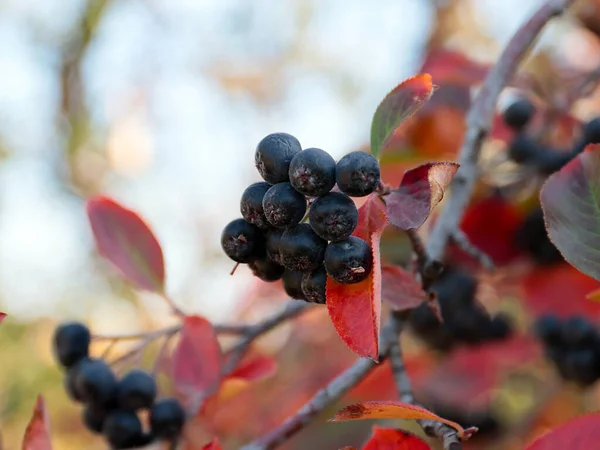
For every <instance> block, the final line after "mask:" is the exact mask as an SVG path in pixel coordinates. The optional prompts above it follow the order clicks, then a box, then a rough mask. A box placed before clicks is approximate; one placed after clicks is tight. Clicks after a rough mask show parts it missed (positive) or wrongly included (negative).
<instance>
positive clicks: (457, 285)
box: [431, 267, 477, 309]
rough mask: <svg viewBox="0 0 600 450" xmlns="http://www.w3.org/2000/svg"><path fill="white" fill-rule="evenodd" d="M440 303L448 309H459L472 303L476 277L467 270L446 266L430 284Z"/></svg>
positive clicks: (475, 289)
mask: <svg viewBox="0 0 600 450" xmlns="http://www.w3.org/2000/svg"><path fill="white" fill-rule="evenodd" d="M431 289H432V290H433V291H435V293H436V294H437V297H438V301H439V302H440V305H444V307H446V308H448V309H461V308H463V307H465V306H470V305H472V304H473V298H474V297H475V293H476V291H477V279H476V278H475V277H474V276H473V275H471V274H470V273H468V272H465V271H463V270H461V269H458V268H455V267H447V268H446V269H445V270H444V271H443V272H442V273H441V275H440V276H439V277H438V279H437V280H436V281H435V282H434V283H433V284H432V286H431Z"/></svg>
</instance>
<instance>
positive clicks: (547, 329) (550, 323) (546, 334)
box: [533, 314, 562, 347]
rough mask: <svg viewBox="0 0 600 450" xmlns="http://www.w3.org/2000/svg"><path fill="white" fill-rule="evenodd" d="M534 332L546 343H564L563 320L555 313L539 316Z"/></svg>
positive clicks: (552, 344)
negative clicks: (562, 334) (562, 333)
mask: <svg viewBox="0 0 600 450" xmlns="http://www.w3.org/2000/svg"><path fill="white" fill-rule="evenodd" d="M533 329H534V332H535V334H536V336H538V337H539V338H540V339H541V340H542V341H543V342H544V343H545V344H546V345H548V346H553V347H556V346H559V345H561V344H562V336H561V329H562V322H561V321H560V319H559V318H558V317H557V316H555V315H554V314H547V315H544V316H541V317H539V318H538V319H537V320H536V321H535V323H534V325H533Z"/></svg>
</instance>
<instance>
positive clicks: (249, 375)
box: [227, 355, 277, 381]
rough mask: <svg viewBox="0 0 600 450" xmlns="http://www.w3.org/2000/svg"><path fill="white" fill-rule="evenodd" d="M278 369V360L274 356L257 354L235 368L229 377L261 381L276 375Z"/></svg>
mask: <svg viewBox="0 0 600 450" xmlns="http://www.w3.org/2000/svg"><path fill="white" fill-rule="evenodd" d="M276 371H277V361H275V359H274V358H273V357H272V356H268V355H256V356H253V357H251V358H248V359H247V360H246V361H242V363H241V364H240V365H239V366H237V367H236V368H235V370H233V371H232V372H231V373H230V374H229V375H228V376H227V377H228V378H241V379H243V380H246V381H259V380H262V379H264V378H267V377H270V376H271V375H274V374H275V372H276Z"/></svg>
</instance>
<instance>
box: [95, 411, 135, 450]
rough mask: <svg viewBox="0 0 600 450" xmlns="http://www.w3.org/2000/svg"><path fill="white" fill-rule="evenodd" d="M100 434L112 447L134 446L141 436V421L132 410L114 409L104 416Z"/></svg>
mask: <svg viewBox="0 0 600 450" xmlns="http://www.w3.org/2000/svg"><path fill="white" fill-rule="evenodd" d="M102 434H103V435H104V437H105V438H106V440H107V441H108V443H109V444H110V445H111V446H112V448H113V449H115V450H116V449H128V448H134V447H136V446H137V445H138V444H139V442H140V440H141V438H142V436H143V432H142V423H141V422H140V419H139V418H138V416H137V415H136V414H135V413H134V412H133V411H126V410H119V409H117V410H114V411H112V412H110V414H108V415H107V416H106V419H105V420H104V425H103V427H102Z"/></svg>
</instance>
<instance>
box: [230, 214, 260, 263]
mask: <svg viewBox="0 0 600 450" xmlns="http://www.w3.org/2000/svg"><path fill="white" fill-rule="evenodd" d="M221 247H222V248H223V251H224V252H225V254H226V255H227V256H229V257H230V258H231V259H233V260H234V261H236V262H239V263H246V262H250V261H252V260H254V259H257V258H260V257H261V256H263V255H264V254H265V243H264V237H263V234H262V232H261V231H260V228H258V227H257V226H255V225H252V224H251V223H248V222H246V221H245V220H244V219H236V220H233V221H231V222H229V223H228V224H227V226H225V228H224V229H223V232H222V233H221Z"/></svg>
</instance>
